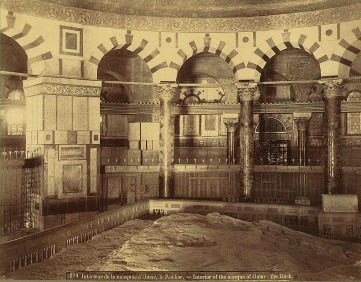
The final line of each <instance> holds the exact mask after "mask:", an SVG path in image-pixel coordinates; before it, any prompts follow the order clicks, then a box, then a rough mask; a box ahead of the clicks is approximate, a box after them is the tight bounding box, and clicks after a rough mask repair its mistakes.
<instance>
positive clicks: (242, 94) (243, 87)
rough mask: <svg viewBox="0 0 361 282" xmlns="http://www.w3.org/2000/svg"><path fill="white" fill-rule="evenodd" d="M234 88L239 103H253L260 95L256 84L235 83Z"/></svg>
mask: <svg viewBox="0 0 361 282" xmlns="http://www.w3.org/2000/svg"><path fill="white" fill-rule="evenodd" d="M236 87H237V93H238V96H239V99H240V100H241V101H253V100H254V99H257V97H258V96H259V95H260V92H259V89H258V87H257V83H236Z"/></svg>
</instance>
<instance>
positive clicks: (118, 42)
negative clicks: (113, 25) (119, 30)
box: [88, 33, 168, 79]
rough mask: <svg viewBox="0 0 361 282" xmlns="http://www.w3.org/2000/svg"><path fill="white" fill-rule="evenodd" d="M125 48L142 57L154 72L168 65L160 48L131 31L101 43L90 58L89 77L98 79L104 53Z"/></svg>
mask: <svg viewBox="0 0 361 282" xmlns="http://www.w3.org/2000/svg"><path fill="white" fill-rule="evenodd" d="M121 48H125V49H127V50H129V51H131V52H132V53H133V54H135V55H138V56H139V57H140V58H142V59H143V60H144V61H145V63H146V64H147V66H148V67H149V69H150V71H151V73H152V74H154V73H155V72H157V71H159V70H160V69H163V68H166V67H167V66H168V64H167V62H166V61H165V60H164V59H163V57H162V55H161V53H160V51H159V49H158V48H157V47H156V46H154V45H152V44H151V43H149V41H148V40H146V39H144V38H140V37H137V36H133V35H132V34H130V33H126V34H123V35H115V36H112V37H110V38H108V39H106V40H104V41H103V42H102V43H100V44H99V45H98V46H97V47H96V48H95V50H94V51H93V53H92V55H91V56H90V58H89V68H90V71H89V74H88V76H89V78H93V79H96V78H97V71H98V65H99V63H100V60H101V59H102V57H103V56H104V55H106V54H107V53H108V52H109V51H111V50H113V49H121Z"/></svg>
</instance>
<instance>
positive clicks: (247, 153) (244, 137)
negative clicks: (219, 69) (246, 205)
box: [236, 83, 258, 201]
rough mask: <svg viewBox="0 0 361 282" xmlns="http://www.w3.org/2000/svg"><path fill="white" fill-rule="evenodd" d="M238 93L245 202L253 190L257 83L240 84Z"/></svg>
mask: <svg viewBox="0 0 361 282" xmlns="http://www.w3.org/2000/svg"><path fill="white" fill-rule="evenodd" d="M236 86H237V92H238V96H239V100H240V130H239V131H240V163H241V170H242V171H241V175H242V176H241V177H242V179H241V188H242V189H243V197H244V200H246V201H248V200H250V199H251V198H252V189H253V181H254V180H253V178H254V177H253V175H254V172H253V148H254V144H253V142H254V126H253V99H254V96H255V94H256V93H257V92H258V88H257V84H256V83H238V84H237V85H236Z"/></svg>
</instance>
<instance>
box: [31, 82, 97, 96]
mask: <svg viewBox="0 0 361 282" xmlns="http://www.w3.org/2000/svg"><path fill="white" fill-rule="evenodd" d="M100 92H101V88H100V87H91V86H76V85H66V84H54V83H42V84H38V85H34V86H29V87H26V88H25V95H26V96H27V97H30V96H34V95H39V94H48V95H63V96H80V97H99V96H100Z"/></svg>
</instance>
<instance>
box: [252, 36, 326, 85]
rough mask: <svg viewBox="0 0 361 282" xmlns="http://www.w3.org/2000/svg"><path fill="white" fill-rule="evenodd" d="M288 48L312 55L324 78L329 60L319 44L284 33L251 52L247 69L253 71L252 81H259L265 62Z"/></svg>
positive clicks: (307, 38) (306, 37) (304, 37)
mask: <svg viewBox="0 0 361 282" xmlns="http://www.w3.org/2000/svg"><path fill="white" fill-rule="evenodd" d="M290 47H291V48H300V49H303V50H305V51H306V52H308V53H310V54H311V55H313V56H314V57H315V59H316V60H317V61H318V63H319V64H320V69H321V76H325V74H326V73H327V64H326V63H327V62H328V61H329V58H328V56H327V54H326V52H325V51H324V50H323V48H322V47H321V46H320V44H318V43H317V42H316V41H314V40H313V39H311V38H310V37H308V36H306V35H304V34H297V33H290V32H284V33H282V34H278V35H275V36H272V37H270V38H268V39H267V40H266V43H265V44H263V45H262V46H260V47H259V48H256V50H255V51H254V52H253V54H252V56H251V58H250V61H249V62H248V64H247V68H249V69H251V70H253V71H254V79H255V80H256V81H259V80H260V77H261V73H262V70H263V68H264V67H265V65H266V64H267V62H268V61H269V60H270V59H271V58H272V57H273V56H275V55H276V54H277V53H278V52H280V51H282V50H285V49H286V48H290Z"/></svg>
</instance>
